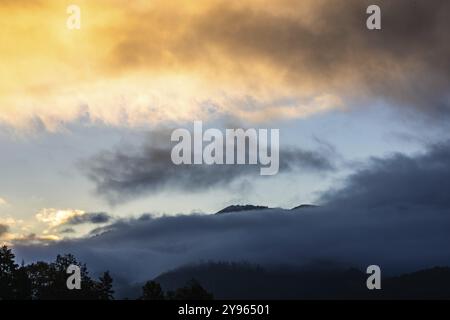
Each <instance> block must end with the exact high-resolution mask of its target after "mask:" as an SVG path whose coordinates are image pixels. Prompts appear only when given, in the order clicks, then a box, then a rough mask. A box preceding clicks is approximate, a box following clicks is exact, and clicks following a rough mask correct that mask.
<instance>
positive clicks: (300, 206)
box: [291, 204, 319, 210]
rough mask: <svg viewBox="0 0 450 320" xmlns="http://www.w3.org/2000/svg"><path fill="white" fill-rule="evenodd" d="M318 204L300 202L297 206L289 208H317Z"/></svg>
mask: <svg viewBox="0 0 450 320" xmlns="http://www.w3.org/2000/svg"><path fill="white" fill-rule="evenodd" d="M318 207H319V206H316V205H314V204H301V205H299V206H296V207H294V208H292V209H291V210H297V209H308V208H318Z"/></svg>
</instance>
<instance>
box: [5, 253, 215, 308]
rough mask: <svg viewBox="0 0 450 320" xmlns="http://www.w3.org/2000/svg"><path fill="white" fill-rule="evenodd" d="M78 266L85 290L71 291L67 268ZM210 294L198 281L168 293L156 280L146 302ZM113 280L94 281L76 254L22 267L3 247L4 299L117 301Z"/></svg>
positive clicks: (144, 291)
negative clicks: (68, 286) (68, 283)
mask: <svg viewBox="0 0 450 320" xmlns="http://www.w3.org/2000/svg"><path fill="white" fill-rule="evenodd" d="M70 265H77V266H79V267H80V271H81V283H82V285H81V289H79V290H69V289H68V288H67V284H66V282H67V278H68V277H69V276H70V275H69V274H67V268H68V267H69V266H70ZM212 298H213V296H212V294H210V293H208V292H207V291H206V290H205V289H204V288H203V287H202V286H201V285H200V284H199V283H198V282H197V281H195V280H191V281H189V282H188V283H187V284H186V285H185V286H184V287H181V288H179V289H177V290H175V291H168V292H164V291H163V290H162V288H161V286H160V285H159V284H158V283H157V282H154V281H148V282H147V283H146V284H145V285H144V286H143V287H142V295H141V297H140V298H139V299H142V300H164V299H176V300H178V299H179V300H209V299H212ZM113 299H114V290H113V278H112V277H111V275H110V273H109V272H108V271H106V272H104V273H103V274H102V275H101V276H100V277H99V278H98V279H93V278H92V277H91V276H90V275H89V272H88V269H87V267H86V265H85V264H83V263H81V262H79V261H77V259H76V258H75V257H74V256H73V255H72V254H66V255H58V256H57V257H56V260H55V261H54V262H50V263H48V262H42V261H40V262H36V263H32V264H28V265H24V264H23V263H22V265H20V266H19V265H18V264H17V263H16V261H15V255H14V253H13V252H12V250H11V249H9V248H8V247H6V246H3V247H1V248H0V300H113Z"/></svg>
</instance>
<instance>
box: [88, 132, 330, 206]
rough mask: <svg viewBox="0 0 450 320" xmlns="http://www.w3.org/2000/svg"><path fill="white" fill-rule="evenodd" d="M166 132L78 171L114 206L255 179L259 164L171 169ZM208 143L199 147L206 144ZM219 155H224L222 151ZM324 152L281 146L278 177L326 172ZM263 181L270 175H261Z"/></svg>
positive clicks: (326, 153)
mask: <svg viewBox="0 0 450 320" xmlns="http://www.w3.org/2000/svg"><path fill="white" fill-rule="evenodd" d="M170 134H171V132H170V131H169V130H167V131H166V130H161V131H154V132H152V133H151V134H149V135H148V142H147V143H145V144H144V145H142V146H140V147H139V148H137V149H136V148H130V147H126V146H123V148H117V150H114V151H107V152H102V153H100V154H99V155H97V156H96V157H94V158H92V159H89V160H88V161H84V162H83V164H82V168H83V170H84V171H85V172H86V174H87V175H88V177H89V178H90V179H91V180H92V181H93V182H94V183H95V185H96V189H97V192H98V193H99V194H100V195H103V196H105V197H106V198H107V199H108V200H109V201H111V202H113V203H116V202H119V201H124V200H127V199H129V198H133V197H138V196H140V195H144V194H148V193H152V192H158V191H161V190H162V189H165V188H170V189H178V190H182V191H184V192H195V191H203V190H206V189H208V188H212V187H227V186H229V185H230V184H231V183H233V182H235V181H237V180H239V179H241V178H244V177H252V178H258V177H259V176H260V167H261V165H259V164H258V165H206V164H205V165H175V164H173V162H172V160H171V151H172V147H173V146H174V145H175V144H176V143H175V142H174V143H171V141H170ZM207 144H208V143H204V145H207ZM224 154H225V153H224ZM334 156H335V155H334V154H330V152H329V151H320V152H319V151H308V150H301V149H298V148H288V147H287V148H281V150H280V155H279V161H280V168H279V173H280V174H283V173H289V172H292V171H294V170H299V171H301V170H305V171H308V172H310V171H313V172H314V171H318V172H323V171H329V170H332V169H333V167H334V164H333V157H334ZM263 178H267V179H269V178H270V177H263Z"/></svg>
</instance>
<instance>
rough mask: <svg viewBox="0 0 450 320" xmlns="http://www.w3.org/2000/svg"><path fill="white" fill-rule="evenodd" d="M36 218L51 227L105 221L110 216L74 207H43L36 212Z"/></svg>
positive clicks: (109, 218) (107, 220)
mask: <svg viewBox="0 0 450 320" xmlns="http://www.w3.org/2000/svg"><path fill="white" fill-rule="evenodd" d="M36 219H37V220H38V221H40V222H44V223H46V224H48V226H50V227H51V228H55V227H59V226H63V225H79V224H85V223H91V224H100V223H107V222H109V221H110V220H111V216H109V215H108V214H107V213H104V212H85V211H83V210H74V209H54V208H44V209H41V210H40V211H39V212H38V213H37V214H36Z"/></svg>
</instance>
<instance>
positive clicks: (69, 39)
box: [0, 0, 342, 130]
mask: <svg viewBox="0 0 450 320" xmlns="http://www.w3.org/2000/svg"><path fill="white" fill-rule="evenodd" d="M307 2H308V3H309V1H307ZM295 3H296V6H297V7H305V8H304V10H303V11H300V12H299V13H298V15H305V13H307V12H308V10H311V8H310V6H306V5H300V4H298V3H297V2H295ZM125 4H126V5H125ZM222 4H223V2H221V1H215V0H213V1H206V0H200V1H199V0H196V1H181V0H176V1H171V2H170V4H168V2H167V1H159V0H157V1H150V2H149V1H133V2H132V3H130V2H128V1H127V2H125V1H123V0H113V1H111V0H109V1H106V0H100V1H95V2H94V1H87V0H78V1H77V5H79V7H80V9H81V29H80V30H69V29H68V28H67V27H66V19H67V18H68V14H67V13H66V7H65V5H66V4H65V3H64V2H61V1H57V0H48V1H44V0H36V1H32V0H20V1H9V0H8V1H6V2H5V3H3V2H2V5H1V7H0V21H1V22H0V23H1V28H0V39H1V50H0V66H1V73H0V122H3V123H6V124H9V125H12V126H15V127H21V128H27V127H28V126H29V125H36V124H39V125H41V126H44V127H45V128H46V129H48V130H58V128H59V127H60V126H61V125H63V124H64V123H67V122H70V121H74V120H77V119H79V118H81V117H83V118H86V117H88V118H89V120H91V121H95V122H101V123H106V124H108V125H114V126H120V125H127V126H136V125H145V124H152V123H161V122H165V121H185V120H192V119H198V118H200V117H202V119H204V118H205V117H211V116H212V117H214V116H220V115H223V114H225V115H232V116H237V117H240V118H244V119H247V120H251V121H265V120H267V119H273V118H274V117H302V116H308V115H310V114H313V113H316V112H322V111H325V110H328V109H330V108H336V107H340V106H341V105H342V101H341V99H340V98H339V96H338V95H337V94H336V93H335V92H331V91H326V90H324V89H323V87H320V86H318V84H317V83H316V81H315V80H317V77H315V76H313V75H311V74H309V75H307V76H301V77H298V78H293V77H292V76H290V75H287V73H289V72H287V70H282V69H281V68H280V67H279V66H278V65H277V64H276V63H273V62H271V61H268V59H266V58H264V57H260V56H258V55H257V54H256V53H253V52H252V51H251V50H247V49H246V48H245V47H244V46H243V45H239V46H238V45H234V42H235V40H234V39H233V38H230V37H232V34H231V33H228V32H229V29H230V28H232V25H230V22H229V21H227V20H223V21H220V20H219V19H218V17H216V16H215V15H217V12H220V8H221V6H222ZM227 4H229V5H228V7H230V8H240V7H242V5H240V4H239V2H237V1H236V2H227ZM246 6H248V7H249V8H252V9H254V10H256V11H257V12H258V11H267V12H270V13H271V14H275V15H280V16H289V15H292V10H288V8H289V6H285V7H284V9H283V10H281V9H280V8H278V9H277V6H275V5H273V4H270V3H269V2H266V1H262V0H253V1H248V2H247V4H246ZM232 14H234V13H233V12H231V13H230V15H232ZM305 17H307V15H305ZM237 18H239V17H237ZM304 23H305V25H307V24H312V23H313V22H312V21H309V20H308V19H304ZM230 30H231V29H230ZM205 31H208V32H205ZM234 32H236V34H239V32H238V31H234ZM255 32H256V31H255ZM227 36H230V37H227ZM240 41H241V42H243V43H245V41H246V40H245V39H244V40H243V39H241V40H240ZM249 41H251V39H249ZM299 59H301V57H299ZM304 70H305V71H307V67H306V66H305V68H304ZM341 81H342V79H341ZM256 97H257V98H256ZM285 101H289V103H286V102H285Z"/></svg>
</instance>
